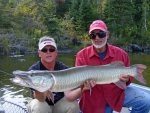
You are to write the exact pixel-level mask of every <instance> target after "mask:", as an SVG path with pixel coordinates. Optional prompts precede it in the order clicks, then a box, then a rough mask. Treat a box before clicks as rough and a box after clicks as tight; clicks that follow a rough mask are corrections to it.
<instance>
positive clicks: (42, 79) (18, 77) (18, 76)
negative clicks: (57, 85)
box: [10, 70, 54, 92]
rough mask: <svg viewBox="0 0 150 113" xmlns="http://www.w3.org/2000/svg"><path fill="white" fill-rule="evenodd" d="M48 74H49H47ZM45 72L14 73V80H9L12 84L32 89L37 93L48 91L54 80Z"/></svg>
mask: <svg viewBox="0 0 150 113" xmlns="http://www.w3.org/2000/svg"><path fill="white" fill-rule="evenodd" d="M49 73H50V72H49ZM49 73H47V72H46V71H36V70H35V71H18V70H17V71H14V72H13V74H14V75H15V78H12V79H10V80H11V82H12V83H14V84H17V85H20V86H24V87H29V88H33V89H35V90H37V91H39V92H45V91H47V90H49V89H50V88H51V87H52V86H53V84H54V78H53V76H52V75H51V74H49Z"/></svg>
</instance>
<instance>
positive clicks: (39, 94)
mask: <svg viewBox="0 0 150 113" xmlns="http://www.w3.org/2000/svg"><path fill="white" fill-rule="evenodd" d="M33 93H34V98H36V99H37V100H39V101H40V102H44V101H45V99H46V92H39V91H37V90H34V91H33Z"/></svg>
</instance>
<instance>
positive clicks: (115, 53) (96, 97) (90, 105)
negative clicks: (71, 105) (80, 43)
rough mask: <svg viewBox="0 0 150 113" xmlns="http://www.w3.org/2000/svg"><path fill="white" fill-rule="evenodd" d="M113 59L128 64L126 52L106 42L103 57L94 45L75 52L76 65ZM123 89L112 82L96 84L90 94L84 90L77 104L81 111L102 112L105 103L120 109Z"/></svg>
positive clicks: (92, 63) (89, 112)
mask: <svg viewBox="0 0 150 113" xmlns="http://www.w3.org/2000/svg"><path fill="white" fill-rule="evenodd" d="M113 61H122V62H124V65H125V66H130V59H129V56H128V55H127V53H126V52H125V51H124V50H122V49H120V48H118V47H116V46H112V45H109V44H107V52H106V56H105V58H104V59H101V58H100V57H99V55H98V54H97V52H96V50H95V49H94V46H93V45H92V46H89V47H86V48H84V49H82V50H81V51H79V52H78V53H77V56H76V66H81V65H105V64H109V63H111V62H113ZM132 80H133V77H130V80H129V82H128V83H127V85H129V84H130V83H131V81H132ZM124 95H125V94H124V90H123V89H120V88H119V87H118V86H116V85H115V84H114V83H111V84H98V85H96V86H95V87H93V88H92V94H91V95H90V92H89V90H87V91H85V92H84V93H83V94H82V96H81V99H80V102H79V105H80V109H81V110H82V111H83V113H104V111H105V107H106V103H108V104H109V106H110V107H111V108H112V109H113V110H115V111H118V112H119V111H121V108H122V105H123V101H124Z"/></svg>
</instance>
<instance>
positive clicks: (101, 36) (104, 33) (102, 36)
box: [89, 32, 107, 39]
mask: <svg viewBox="0 0 150 113" xmlns="http://www.w3.org/2000/svg"><path fill="white" fill-rule="evenodd" d="M106 33H107V32H98V33H91V34H90V35H89V37H90V39H95V38H96V35H98V37H99V38H104V37H106Z"/></svg>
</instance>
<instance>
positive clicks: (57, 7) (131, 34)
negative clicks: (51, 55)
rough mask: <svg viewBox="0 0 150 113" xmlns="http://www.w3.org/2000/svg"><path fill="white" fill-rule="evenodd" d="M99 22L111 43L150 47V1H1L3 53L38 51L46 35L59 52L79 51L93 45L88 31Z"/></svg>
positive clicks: (0, 45) (1, 44)
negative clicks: (98, 20) (18, 49)
mask: <svg viewBox="0 0 150 113" xmlns="http://www.w3.org/2000/svg"><path fill="white" fill-rule="evenodd" d="M97 19H101V20H103V21H105V23H106V24H107V27H108V30H109V31H110V33H111V35H110V38H109V40H108V41H109V43H111V44H114V45H116V46H119V47H120V46H122V47H125V46H127V45H129V44H137V45H140V46H147V47H150V30H149V29H150V2H149V0H0V52H4V53H6V52H11V51H12V52H13V51H15V50H14V49H13V48H14V47H16V48H17V47H19V48H21V47H25V48H26V50H27V51H29V52H30V51H37V43H38V39H39V38H40V37H42V36H44V35H50V36H52V37H54V39H55V40H56V42H57V45H58V49H62V48H63V49H75V50H79V49H81V48H83V47H86V46H87V45H89V44H90V43H91V42H90V39H89V36H88V30H89V26H90V24H91V22H92V21H94V20H97ZM73 39H77V40H75V41H74V40H73Z"/></svg>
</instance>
